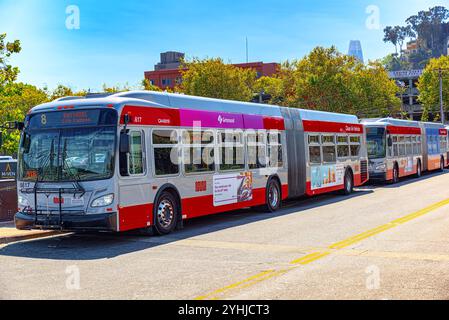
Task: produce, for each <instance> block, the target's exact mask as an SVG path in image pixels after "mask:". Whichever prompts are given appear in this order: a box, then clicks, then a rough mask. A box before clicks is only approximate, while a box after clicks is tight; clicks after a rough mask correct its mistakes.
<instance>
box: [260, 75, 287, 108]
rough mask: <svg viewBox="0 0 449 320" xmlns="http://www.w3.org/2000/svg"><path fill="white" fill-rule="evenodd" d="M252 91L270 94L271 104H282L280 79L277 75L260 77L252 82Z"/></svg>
mask: <svg viewBox="0 0 449 320" xmlns="http://www.w3.org/2000/svg"><path fill="white" fill-rule="evenodd" d="M253 91H254V93H255V94H256V95H260V94H261V93H263V94H268V95H270V96H271V99H270V103H271V104H282V102H283V99H284V98H283V90H282V79H281V78H280V77H278V76H274V77H260V78H259V79H257V81H256V83H255V84H254V88H253Z"/></svg>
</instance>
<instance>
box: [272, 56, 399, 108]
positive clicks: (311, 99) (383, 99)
mask: <svg viewBox="0 0 449 320" xmlns="http://www.w3.org/2000/svg"><path fill="white" fill-rule="evenodd" d="M278 77H279V79H280V80H277V81H276V86H275V88H276V90H279V91H280V93H278V92H279V91H277V92H276V96H277V97H282V99H278V100H280V101H282V104H283V105H285V106H290V107H296V108H304V109H314V110H321V111H329V112H340V113H348V114H356V115H358V116H360V117H368V116H369V117H375V116H386V115H393V114H397V113H398V112H399V111H400V100H399V98H398V97H397V96H396V93H397V87H396V85H395V83H394V81H392V80H391V79H389V77H388V73H387V71H386V70H385V69H384V68H383V67H382V65H381V64H380V63H378V62H375V63H374V62H373V63H370V64H368V65H364V64H363V63H360V62H359V61H358V60H356V59H355V58H353V57H350V56H347V55H343V54H341V53H339V52H338V51H337V49H336V48H335V47H331V48H322V47H317V48H315V49H314V50H313V51H312V52H311V53H310V54H309V55H308V56H306V57H304V58H303V59H301V60H296V61H293V62H286V63H284V64H283V65H282V68H281V71H280V74H279V76H278ZM279 81H280V83H279Z"/></svg>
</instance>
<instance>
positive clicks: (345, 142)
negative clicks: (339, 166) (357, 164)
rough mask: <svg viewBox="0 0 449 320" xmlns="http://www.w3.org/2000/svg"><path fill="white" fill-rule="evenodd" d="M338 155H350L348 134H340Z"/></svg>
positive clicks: (342, 156) (343, 156)
mask: <svg viewBox="0 0 449 320" xmlns="http://www.w3.org/2000/svg"><path fill="white" fill-rule="evenodd" d="M337 143H338V146H337V156H338V157H339V158H347V157H349V139H348V136H338V137H337Z"/></svg>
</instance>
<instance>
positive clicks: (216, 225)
mask: <svg viewBox="0 0 449 320" xmlns="http://www.w3.org/2000/svg"><path fill="white" fill-rule="evenodd" d="M448 172H449V171H447V170H446V171H444V172H437V173H428V174H426V175H424V176H423V177H421V178H419V179H416V178H413V177H410V178H408V179H404V180H402V181H401V182H399V183H398V184H395V185H388V184H383V185H374V186H370V185H369V186H364V187H362V188H359V189H357V191H356V192H355V193H354V194H352V195H351V196H347V197H344V196H340V195H336V194H328V195H323V196H318V197H314V198H303V199H298V200H292V201H288V202H286V203H285V204H284V207H283V209H282V210H280V211H278V212H276V213H260V212H257V211H255V210H254V209H245V210H239V211H234V212H227V213H222V214H218V215H213V216H207V217H202V218H197V219H193V220H189V221H187V222H186V223H185V228H184V229H183V230H181V231H177V232H175V233H173V234H172V235H169V236H166V237H152V236H148V235H141V234H139V233H138V232H134V233H123V234H111V233H90V234H87V233H84V234H81V233H80V234H68V235H63V236H58V237H52V238H46V239H39V240H33V241H25V242H19V243H13V244H10V245H7V246H5V247H4V248H2V249H0V256H11V257H24V258H31V259H50V260H68V261H83V260H98V259H111V258H115V257H119V256H122V255H126V254H130V253H133V252H138V251H142V250H147V249H151V248H161V246H163V245H166V244H169V243H173V242H177V241H180V240H184V239H189V238H194V237H197V236H201V235H206V234H210V233H213V232H218V231H221V230H226V229H229V228H234V227H238V226H243V225H247V224H251V223H254V222H258V221H265V220H270V219H275V218H278V217H282V216H288V215H291V214H308V213H307V210H309V209H314V208H319V207H322V206H326V205H330V204H333V203H338V202H345V201H349V200H351V199H353V198H356V197H361V196H364V195H366V194H370V193H372V192H374V191H373V190H374V189H377V188H399V187H403V186H406V185H409V184H412V183H419V182H420V181H424V180H427V179H430V178H434V177H437V176H440V175H443V174H446V173H448ZM149 254H151V253H149Z"/></svg>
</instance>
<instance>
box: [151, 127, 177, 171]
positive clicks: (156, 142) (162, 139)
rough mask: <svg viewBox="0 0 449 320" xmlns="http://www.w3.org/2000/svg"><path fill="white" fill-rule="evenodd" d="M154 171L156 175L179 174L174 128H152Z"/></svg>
mask: <svg viewBox="0 0 449 320" xmlns="http://www.w3.org/2000/svg"><path fill="white" fill-rule="evenodd" d="M152 138H153V157H154V173H155V175H156V176H167V175H177V174H179V148H178V133H177V131H176V130H153V134H152Z"/></svg>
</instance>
